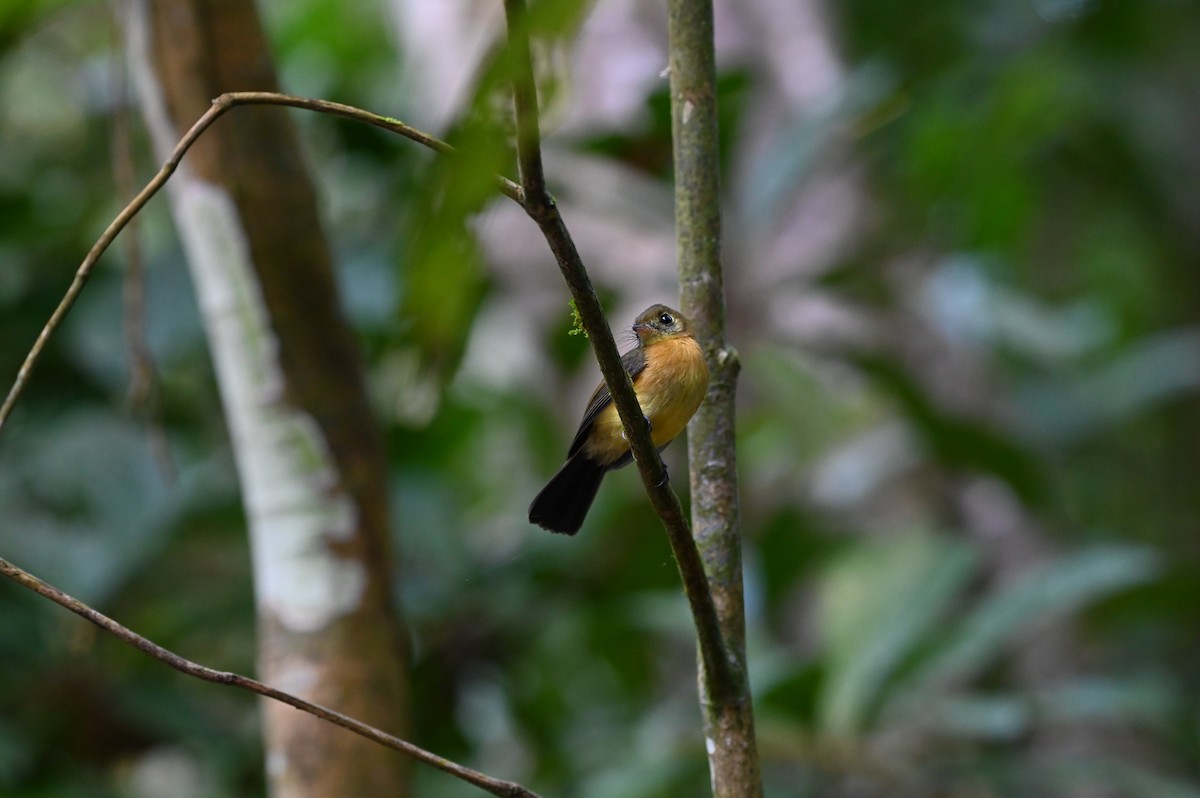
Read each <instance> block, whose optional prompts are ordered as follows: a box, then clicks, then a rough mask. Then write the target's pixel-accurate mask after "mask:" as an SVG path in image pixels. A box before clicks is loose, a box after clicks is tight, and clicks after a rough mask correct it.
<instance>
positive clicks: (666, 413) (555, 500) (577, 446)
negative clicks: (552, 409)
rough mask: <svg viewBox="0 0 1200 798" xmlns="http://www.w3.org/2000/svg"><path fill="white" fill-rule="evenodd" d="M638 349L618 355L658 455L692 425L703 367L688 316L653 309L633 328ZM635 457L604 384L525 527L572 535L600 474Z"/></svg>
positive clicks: (703, 387) (704, 384) (704, 379)
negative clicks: (690, 423) (688, 425)
mask: <svg viewBox="0 0 1200 798" xmlns="http://www.w3.org/2000/svg"><path fill="white" fill-rule="evenodd" d="M633 332H634V334H635V335H636V336H637V345H636V346H635V347H634V348H633V349H630V350H629V351H628V352H626V353H625V354H624V355H622V357H621V365H622V366H623V367H624V368H625V371H626V372H627V373H628V374H629V377H630V379H632V380H633V390H634V392H635V393H636V394H637V400H638V404H639V405H640V406H641V408H642V414H643V415H644V416H645V418H646V421H647V423H648V424H649V426H650V438H651V440H652V441H653V442H654V445H655V446H656V447H658V450H659V451H660V452H661V451H662V450H663V449H665V448H666V446H667V444H669V443H670V442H671V441H672V440H673V439H674V438H675V437H676V436H678V435H679V433H681V432H683V430H684V428H685V427H686V426H687V424H688V421H690V420H691V418H692V416H693V415H694V414H695V412H696V410H697V409H698V408H699V407H700V403H701V402H702V401H703V400H704V395H705V393H706V392H707V391H708V364H707V363H706V362H705V359H704V350H703V349H701V347H700V344H699V342H698V341H696V338H695V336H694V335H693V334H692V328H691V324H690V323H689V322H688V320H687V317H686V316H684V315H683V314H682V313H680V312H679V311H678V310H674V309H672V308H669V307H667V306H666V305H651V306H650V307H649V308H647V309H646V310H645V311H644V312H642V314H641V315H639V316H638V317H637V319H636V320H635V321H634V323H633ZM632 459H633V456H632V453H631V452H630V450H629V442H628V441H627V440H626V439H625V431H624V429H623V428H622V426H621V419H620V416H618V415H617V408H616V405H614V404H613V401H612V396H611V395H610V394H609V391H608V386H607V385H605V384H604V382H603V381H601V382H600V384H599V385H598V386H597V387H596V390H595V392H594V393H593V394H592V398H591V400H590V401H589V402H588V404H587V409H586V410H584V411H583V420H582V421H581V422H579V429H578V430H577V431H576V433H575V437H574V439H573V440H572V441H571V448H570V449H569V450H568V451H567V461H566V462H565V463H564V464H563V466H562V468H560V469H558V472H557V473H555V475H554V476H553V477H551V478H550V481H549V482H547V483H546V486H545V487H544V488H542V489H541V491H540V492H539V493H538V494H537V496H535V497H534V499H533V502H532V503H531V504H530V505H529V522H530V523H531V524H537V525H538V526H540V527H542V528H543V529H547V530H549V531H551V532H557V533H560V534H564V535H574V534H575V533H576V532H578V531H579V529H580V527H582V526H583V520H584V518H585V517H586V516H587V512H588V509H589V508H590V507H591V506H592V502H593V501H594V500H595V498H596V492H597V491H598V490H599V489H600V482H601V481H602V480H603V479H604V475H605V474H606V473H608V472H609V471H611V470H613V469H614V468H620V467H622V466H624V465H627V464H629V462H630V461H631V460H632Z"/></svg>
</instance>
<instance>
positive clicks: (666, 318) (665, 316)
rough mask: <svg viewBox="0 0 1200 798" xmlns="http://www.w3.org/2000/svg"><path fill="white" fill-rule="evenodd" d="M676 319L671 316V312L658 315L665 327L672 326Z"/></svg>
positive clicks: (659, 320)
mask: <svg viewBox="0 0 1200 798" xmlns="http://www.w3.org/2000/svg"><path fill="white" fill-rule="evenodd" d="M674 321H675V319H674V318H672V317H671V314H670V313H660V314H659V315H658V322H659V324H662V325H663V326H665V327H670V326H671V324H672V323H674Z"/></svg>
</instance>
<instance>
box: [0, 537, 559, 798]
mask: <svg viewBox="0 0 1200 798" xmlns="http://www.w3.org/2000/svg"><path fill="white" fill-rule="evenodd" d="M0 574H3V575H4V576H7V577H8V578H9V579H12V580H13V581H14V582H16V583H17V584H19V585H21V586H23V587H26V588H28V589H29V590H32V591H33V592H34V593H37V594H38V595H40V596H44V597H45V598H48V599H50V600H51V601H53V602H54V603H55V604H58V605H60V606H62V607H66V608H67V609H68V610H70V611H71V612H73V613H75V614H76V615H79V616H80V617H82V618H84V619H86V620H88V621H90V622H92V623H94V624H95V625H96V626H98V627H100V628H101V629H103V630H104V631H106V632H108V633H109V634H111V635H113V636H114V637H116V638H118V639H120V640H121V641H122V642H125V643H128V644H129V645H131V646H133V647H134V648H136V649H139V650H141V651H143V652H145V653H146V654H149V655H150V656H151V657H154V658H155V659H156V660H158V661H160V662H163V663H165V664H167V665H169V666H171V667H172V668H174V669H175V670H177V671H179V672H181V673H185V674H187V675H188V676H194V677H196V678H197V679H202V680H204V681H206V682H212V683H214V684H224V685H229V686H231V687H240V688H242V689H243V690H248V691H250V692H252V693H258V694H259V695H261V696H265V697H267V698H271V699H274V700H276V701H281V702H283V703H285V704H288V705H290V706H293V707H295V708H296V709H299V710H302V711H304V712H307V713H309V714H310V715H315V716H317V717H318V718H321V719H322V720H326V721H329V722H330V723H333V724H336V725H338V726H341V727H342V728H344V729H349V730H350V731H352V732H354V733H355V734H357V735H360V736H362V737H365V738H367V739H368V740H371V741H373V742H376V743H379V744H380V745H383V746H386V747H388V748H391V749H392V750H395V751H399V752H400V753H402V754H406V755H408V756H410V757H412V758H413V759H416V760H418V761H420V762H424V763H425V764H427V765H432V766H433V767H435V768H437V769H438V770H441V771H444V772H446V773H449V774H450V775H452V776H455V777H456V778H459V779H462V780H463V781H466V782H469V783H471V784H474V785H475V786H476V787H479V788H480V789H481V790H485V791H487V792H490V793H491V794H492V795H499V796H504V798H538V796H537V794H536V793H534V792H532V791H530V790H527V789H526V788H524V787H522V786H521V785H519V784H515V783H513V782H511V781H502V780H500V779H494V778H492V777H491V776H487V775H485V774H483V773H480V772H479V771H477V770H472V769H471V768H468V767H464V766H462V765H459V764H457V763H455V762H451V761H450V760H449V759H446V758H444V757H440V756H438V755H437V754H434V753H431V752H429V751H426V750H425V749H424V748H420V747H419V746H416V745H413V744H412V743H410V742H408V741H406V740H402V739H400V738H399V737H394V736H392V735H390V734H388V733H387V732H385V731H381V730H379V729H377V728H375V727H374V726H368V725H367V724H365V723H363V722H362V721H358V720H355V719H354V718H351V717H348V716H346V715H343V714H342V713H340V712H335V711H334V710H332V709H328V708H326V707H323V706H320V705H319V704H313V703H311V702H309V701H305V700H304V699H303V698H299V697H297V696H294V695H292V694H291V693H285V692H283V691H282V690H277V689H275V688H274V687H271V686H269V685H266V684H263V683H262V682H259V681H256V680H254V679H251V678H249V677H246V676H240V675H238V674H236V673H230V672H228V671H218V670H214V669H212V668H208V667H205V666H204V665H200V664H197V663H195V662H192V661H191V660H189V659H185V658H183V657H181V656H179V655H178V654H176V653H174V652H173V651H170V650H168V649H165V648H163V647H162V646H160V645H158V644H157V643H154V642H153V641H151V640H148V639H147V638H145V637H142V636H141V635H139V634H138V633H136V632H134V631H132V630H130V629H128V628H127V627H125V626H122V625H121V624H119V623H117V622H116V621H114V620H113V619H112V618H109V617H108V616H107V615H104V614H103V613H101V612H98V611H97V610H95V609H92V608H91V607H90V606H88V605H87V604H84V603H83V602H82V601H79V600H78V599H76V598H73V597H71V596H69V595H67V594H66V593H63V592H62V591H61V590H59V589H58V588H56V587H54V586H53V585H49V584H47V583H45V582H43V581H42V580H40V579H38V578H37V577H36V576H34V575H32V574H30V573H29V572H27V571H25V570H23V569H22V568H19V567H18V566H16V565H13V564H12V563H10V562H9V561H8V560H5V559H4V558H2V557H0Z"/></svg>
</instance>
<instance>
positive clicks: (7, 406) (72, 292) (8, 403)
mask: <svg viewBox="0 0 1200 798" xmlns="http://www.w3.org/2000/svg"><path fill="white" fill-rule="evenodd" d="M240 105H283V106H289V107H291V108H303V109H305V110H308V111H316V112H318V113H322V114H331V115H333V116H340V117H344V118H346V119H353V120H355V121H357V122H363V123H365V124H368V125H373V126H375V127H378V128H382V129H384V130H387V131H390V132H392V133H398V134H399V135H401V136H404V137H405V138H407V139H410V140H412V141H415V142H417V143H418V144H422V145H424V146H426V147H428V148H430V149H431V150H434V151H436V152H439V153H442V154H444V155H450V154H453V153H454V152H455V150H454V148H453V147H452V146H450V145H449V144H447V143H446V142H444V141H442V140H441V139H439V138H436V137H434V136H431V135H429V134H428V133H425V132H424V131H421V130H418V129H416V128H414V127H411V126H410V125H406V124H404V123H403V122H401V121H399V120H397V119H392V118H391V117H386V116H380V115H379V114H373V113H371V112H370V111H364V110H362V109H361V108H355V107H354V106H351V105H343V104H342V103H335V102H329V101H327V100H314V99H309V98H307V97H293V96H290V95H287V94H277V93H274V92H263V91H242V92H230V93H228V94H222V95H221V96H220V97H218V98H217V99H215V100H213V104H212V107H211V108H209V109H208V110H207V111H206V112H205V113H204V115H203V116H201V117H200V118H199V119H198V120H196V123H195V124H194V125H192V127H191V129H190V130H188V132H187V133H185V134H184V136H183V138H182V139H180V140H179V143H178V144H177V145H175V150H174V151H173V152H172V153H171V157H170V158H168V159H167V162H166V163H164V164H163V165H162V167H161V168H160V169H159V170H158V173H157V174H156V175H154V177H153V178H152V179H151V180H150V182H149V183H147V184H146V187H145V188H143V189H142V190H141V192H139V193H138V195H137V196H136V197H134V198H133V199H132V200H131V201H130V202H129V204H128V205H126V206H125V207H124V208H123V209H122V210H121V212H120V213H119V214H117V218H115V219H114V220H113V221H112V223H111V224H110V225H109V226H108V228H107V229H106V230H105V231H104V233H103V234H101V236H100V238H99V239H97V241H96V243H95V244H93V245H92V248H91V250H90V251H89V252H88V254H87V257H86V258H84V259H83V263H82V264H80V266H79V268H78V269H77V270H76V272H75V277H74V279H73V280H72V281H71V285H70V287H68V288H67V292H66V294H64V295H63V298H62V300H61V301H60V302H59V303H58V307H56V308H55V309H54V313H52V314H51V315H50V320H49V321H47V322H46V325H45V326H44V327H43V328H42V331H41V333H39V334H38V337H37V340H36V341H34V344H33V346H32V347H31V348H30V350H29V354H28V355H26V356H25V361H24V362H23V363H22V364H21V368H20V370H19V371H18V372H17V378H16V380H14V381H13V385H12V387H11V388H10V389H9V391H8V395H7V396H6V397H5V399H4V404H2V405H0V430H2V429H3V428H4V424H5V422H6V421H7V420H8V417H9V415H11V414H12V411H13V407H14V406H15V405H16V403H17V400H18V399H19V398H20V397H21V394H22V393H23V392H24V391H25V387H26V385H27V384H28V382H29V377H30V375H31V374H32V373H33V367H34V366H35V365H36V364H37V361H38V359H39V358H40V357H41V354H42V350H43V349H45V348H46V343H47V342H48V341H49V340H50V336H51V335H53V334H54V332H55V331H56V330H57V329H58V327H59V325H60V324H62V321H63V319H64V318H65V317H66V315H67V313H68V312H69V311H70V310H71V307H72V306H73V305H74V304H75V300H76V299H78V297H79V292H80V291H82V290H83V286H84V285H85V284H86V283H87V280H88V278H89V277H90V276H91V274H92V269H93V267H95V265H96V262H97V261H98V260H100V256H101V255H103V254H104V253H105V252H106V251H107V250H108V248H109V246H111V245H112V243H113V241H114V240H115V239H116V237H117V236H118V235H119V234H120V233H121V231H122V230H124V229H125V228H126V227H127V226H128V225H129V223H130V221H131V220H132V219H133V217H134V216H136V215H137V214H138V213H139V212H140V211H141V210H142V208H143V207H145V205H146V203H148V202H149V201H150V200H151V198H153V197H154V195H155V194H157V193H158V192H159V190H160V189H161V188H162V187H163V186H164V185H166V182H167V180H169V179H170V177H171V175H173V174H174V173H175V170H176V169H178V168H179V163H180V161H182V160H183V156H184V155H185V154H186V153H187V151H188V150H189V149H191V147H192V145H193V144H195V143H196V141H197V140H198V139H199V138H200V136H201V135H202V134H203V133H204V131H206V130H207V129H208V128H209V127H211V126H212V124H213V122H216V121H217V119H218V118H220V116H221V115H222V114H224V113H225V112H226V111H229V110H230V109H232V108H236V107H238V106H240ZM496 185H497V189H498V190H499V191H500V193H502V194H504V195H505V196H507V197H509V198H511V199H513V200H516V201H517V202H521V198H522V192H521V188H520V187H519V186H518V185H517V184H515V183H513V182H512V181H511V180H508V179H507V178H504V177H499V176H498V177H497V178H496Z"/></svg>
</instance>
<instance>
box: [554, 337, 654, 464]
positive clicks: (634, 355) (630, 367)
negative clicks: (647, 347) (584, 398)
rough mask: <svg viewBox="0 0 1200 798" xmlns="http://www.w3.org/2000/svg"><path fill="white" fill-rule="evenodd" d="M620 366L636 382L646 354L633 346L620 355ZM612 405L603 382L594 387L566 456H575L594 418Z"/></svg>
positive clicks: (590, 429)
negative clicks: (594, 390)
mask: <svg viewBox="0 0 1200 798" xmlns="http://www.w3.org/2000/svg"><path fill="white" fill-rule="evenodd" d="M621 365H622V366H624V367H625V371H626V373H627V374H629V379H631V380H637V377H638V375H639V374H641V373H642V369H644V368H646V353H645V352H644V351H643V350H642V347H641V346H635V347H634V348H633V349H630V350H629V351H628V352H626V353H625V354H623V355H621ZM610 404H612V395H611V394H609V392H608V386H607V385H606V384H605V383H604V380H601V381H600V384H599V385H597V386H596V392H595V393H593V394H592V398H591V400H589V401H588V405H587V409H586V410H584V411H583V421H580V422H579V429H578V430H576V432H575V438H574V439H573V440H572V441H571V450H570V451H569V452H567V456H568V457H570V456H571V455H573V454H575V453H576V452H577V451H579V450H580V449H581V448H582V447H583V442H584V441H586V440H587V436H588V433H590V432H591V431H592V422H593V421H595V420H596V416H598V415H600V414H601V413H602V412H604V408H606V407H608V406H609V405H610Z"/></svg>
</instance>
